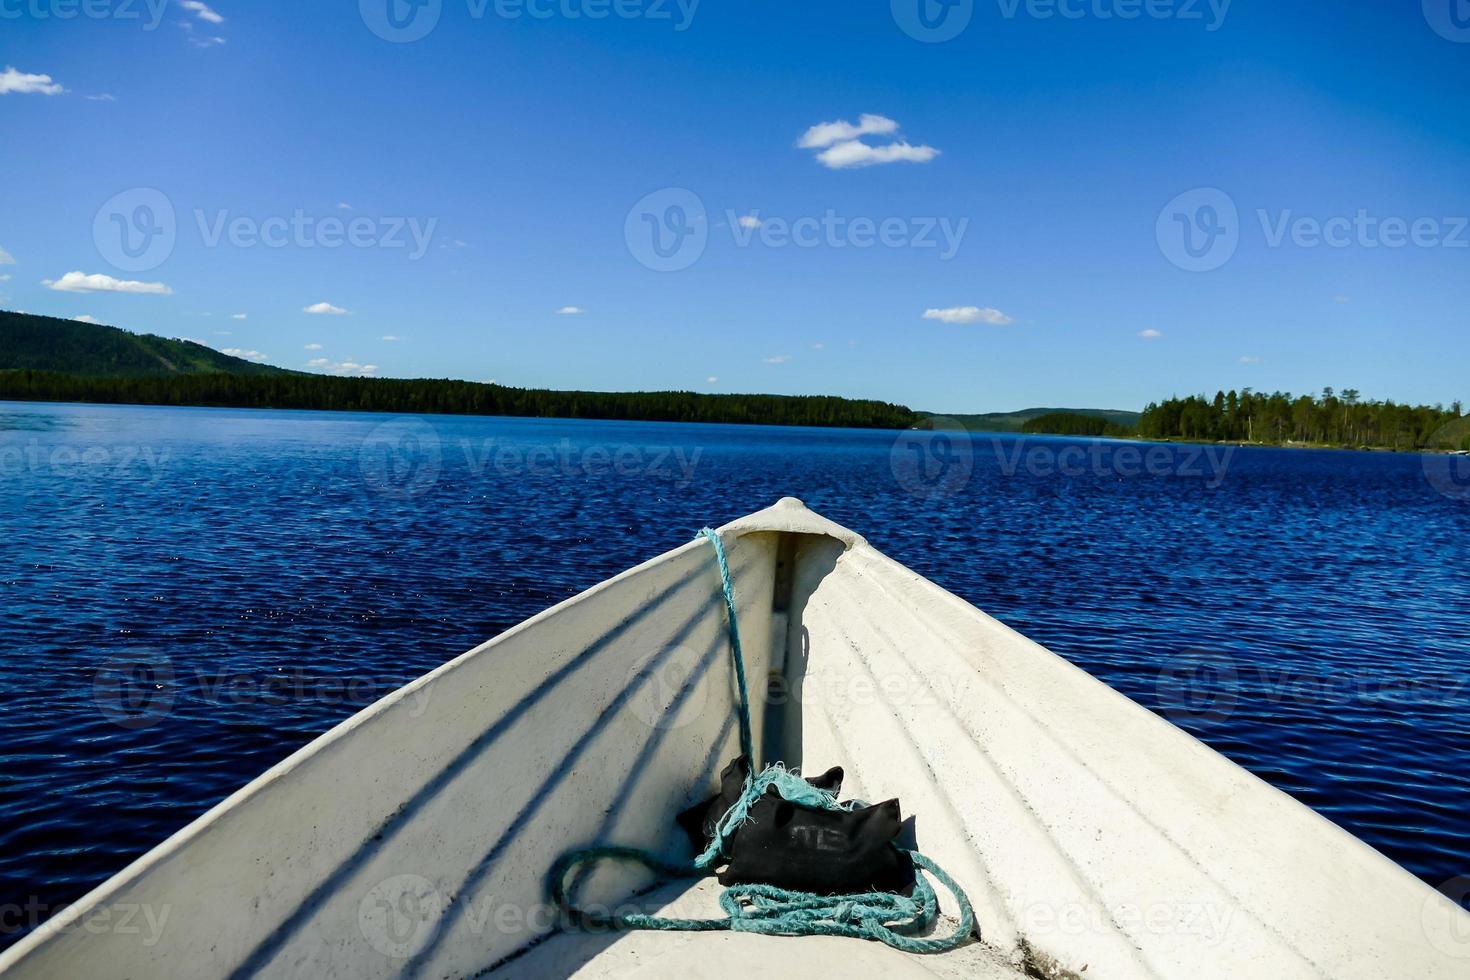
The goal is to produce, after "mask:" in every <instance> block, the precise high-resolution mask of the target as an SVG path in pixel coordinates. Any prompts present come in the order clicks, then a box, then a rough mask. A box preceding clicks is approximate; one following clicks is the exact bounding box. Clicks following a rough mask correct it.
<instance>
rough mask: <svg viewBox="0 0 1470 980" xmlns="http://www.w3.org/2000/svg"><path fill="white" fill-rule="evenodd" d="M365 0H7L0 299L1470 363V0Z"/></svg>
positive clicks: (1005, 369) (713, 340) (389, 366)
mask: <svg viewBox="0 0 1470 980" xmlns="http://www.w3.org/2000/svg"><path fill="white" fill-rule="evenodd" d="M391 2H392V3H393V4H395V5H397V6H396V11H397V14H398V16H399V19H398V20H397V21H396V22H395V23H398V24H402V25H406V28H405V30H406V31H407V32H409V33H412V32H424V31H426V33H425V34H424V36H423V37H421V38H419V39H417V40H404V36H405V35H404V34H397V35H395V33H394V29H393V28H392V27H391V26H389V25H390V21H388V20H387V19H386V18H387V13H388V5H389V3H390V0H362V2H361V3H359V2H358V0H331V2H325V0H323V2H311V3H287V2H284V0H251V2H249V3H245V2H242V0H210V3H209V4H208V5H207V6H206V5H204V4H200V3H197V2H194V3H187V4H186V3H182V2H180V0H173V2H170V3H166V4H165V3H164V2H163V0H0V68H4V69H7V70H6V71H5V73H4V74H3V75H0V92H3V94H0V132H3V134H4V136H3V141H0V167H3V172H4V174H5V179H4V180H3V181H0V249H3V250H4V251H3V253H0V262H4V260H5V259H7V258H8V259H11V260H13V261H11V262H8V263H5V264H0V276H8V277H9V278H8V279H6V280H3V281H0V296H3V297H4V299H3V301H0V306H4V307H5V308H10V309H24V310H27V311H30V312H33V313H45V314H48V315H53V316H62V317H75V316H90V317H93V318H95V319H97V320H100V321H102V322H106V323H111V324H115V325H118V326H124V327H128V328H130V329H135V330H140V331H148V332H156V333H161V334H165V335H169V336H183V337H191V338H195V339H199V340H202V341H204V342H207V343H209V344H211V345H212V346H215V347H218V348H221V349H230V350H232V351H233V350H238V351H242V352H246V353H247V354H248V353H250V352H255V353H256V354H258V355H263V356H265V357H266V358H268V359H269V361H270V362H272V363H275V364H280V365H283V366H286V367H292V368H298V369H311V370H321V371H336V372H340V373H361V372H364V371H367V370H368V368H369V366H371V368H372V373H376V374H378V375H381V376H433V377H440V376H449V377H466V378H471V379H474V380H488V379H492V378H493V379H496V380H498V381H500V382H502V383H506V384H515V385H525V386H538V387H539V386H548V387H564V388H567V387H581V388H596V389H635V388H639V389H650V388H683V389H693V390H699V391H770V392H792V393H833V394H844V395H851V396H860V397H877V398H883V399H888V400H892V401H897V402H902V403H905V404H908V405H911V406H914V407H918V408H923V409H930V410H937V411H950V412H967V411H989V410H1003V409H1014V408H1019V407H1024V406H1029V405H1039V404H1046V405H1058V404H1066V405H1077V406H1084V405H1086V406H1106V407H1123V408H1129V407H1131V408H1137V407H1141V406H1142V405H1143V404H1144V403H1146V402H1147V401H1149V400H1151V399H1155V398H1161V397H1165V396H1168V395H1170V394H1174V393H1180V394H1183V393H1189V392H1193V391H1201V390H1204V391H1210V392H1213V391H1214V390H1215V389H1217V388H1228V387H1243V386H1251V387H1255V388H1257V389H1277V388H1281V389H1288V390H1293V391H1302V390H1316V389H1319V388H1321V387H1322V386H1324V385H1333V386H1336V387H1339V388H1342V387H1355V388H1358V389H1360V390H1362V391H1363V393H1364V395H1365V396H1370V397H1392V398H1395V399H1400V400H1415V401H1430V402H1433V401H1443V402H1449V401H1452V400H1454V399H1457V398H1462V397H1464V396H1465V395H1466V390H1465V384H1464V378H1465V371H1464V363H1465V359H1464V355H1463V351H1464V350H1465V343H1466V334H1467V327H1470V314H1467V310H1470V276H1467V274H1466V273H1467V269H1470V264H1467V263H1470V229H1467V228H1466V227H1465V226H1466V225H1467V224H1470V220H1467V217H1466V216H1470V181H1467V180H1466V179H1465V178H1466V174H1467V173H1470V167H1467V164H1470V113H1467V112H1466V102H1465V92H1466V91H1470V4H1467V3H1465V0H1442V2H1441V0H1424V3H1423V9H1421V4H1420V2H1419V0H1413V2H1405V3H1396V4H1380V3H1372V4H1342V3H1339V2H1332V3H1329V2H1319V0H1296V2H1290V3H1283V2H1280V0H1234V2H1233V3H1229V4H1228V5H1227V4H1225V3H1224V0H1215V3H1214V4H1213V6H1212V5H1211V3H1210V2H1209V0H1197V2H1196V0H1150V2H1149V3H1145V2H1144V0H1057V2H1056V3H1047V2H1046V0H1032V2H1030V3H1026V2H1021V0H969V2H966V0H960V2H959V3H958V4H957V5H955V6H953V7H952V8H943V7H940V6H939V3H938V0H923V2H924V3H926V4H928V6H927V8H926V9H927V12H928V14H929V20H928V23H929V24H931V25H938V26H936V27H934V28H933V30H934V31H937V32H957V33H956V36H954V37H953V38H952V39H950V40H947V41H942V42H937V41H935V40H934V38H935V37H936V36H937V35H936V34H934V33H926V32H927V31H929V30H930V29H929V28H924V27H922V26H919V25H920V24H921V22H920V21H919V20H918V19H917V6H916V5H917V4H918V3H919V2H920V0H894V2H893V3H892V4H887V3H873V4H861V5H860V4H847V3H835V2H834V3H808V4H790V3H774V2H764V0H757V2H746V3H729V2H724V3H715V2H712V0H706V2H703V3H698V4H695V3H694V0H683V5H682V6H681V5H680V4H679V3H678V2H676V0H618V5H614V4H613V2H612V0H528V2H526V3H520V2H517V0H500V2H499V4H497V3H495V2H494V0H491V2H489V5H488V6H486V4H485V2H483V0H419V2H420V3H423V4H425V6H422V7H415V6H413V5H412V4H410V3H408V2H407V0H391ZM84 3H85V4H90V6H89V7H84ZM1452 4H1460V6H1459V7H1458V8H1456V7H1452V6H1451V5H1452ZM436 5H437V9H435V7H436ZM599 10H602V11H607V12H608V14H609V15H608V16H605V17H602V18H594V17H591V16H588V14H589V13H594V12H597V11H599ZM73 11H78V13H77V14H76V15H75V16H71V17H64V16H62V15H63V14H66V13H68V12H73ZM620 12H621V15H620ZM1063 12H1065V13H1066V14H1067V16H1063ZM1048 13H1050V16H1047V14H1048ZM1130 13H1132V14H1136V16H1133V17H1129V16H1127V15H1128V14H1130ZM435 15H437V20H435V19H434V17H435ZM574 15H576V16H574ZM946 16H947V17H948V18H949V19H945V18H946ZM415 17H417V18H419V19H417V20H415V19H414V18H415ZM966 17H968V20H966V19H965V18H966ZM370 23H372V24H373V25H374V26H376V27H377V28H378V33H375V32H374V30H373V29H372V28H370V26H369V24H370ZM1461 25H1465V26H1463V27H1462V26H1461ZM905 26H907V27H908V28H909V30H908V31H907V32H906V30H905ZM430 28H432V29H430ZM960 28H963V29H960ZM380 33H381V34H387V35H389V36H390V37H394V38H395V39H394V40H387V39H385V38H384V37H381V36H379V34H380ZM913 35H918V37H915V36H913ZM864 116H868V117H871V118H869V119H867V120H866V121H865V120H864V118H863V117H864ZM837 122H846V123H847V124H849V125H848V126H846V127H843V126H834V127H828V128H826V129H818V130H815V131H813V127H816V126H819V124H824V123H837ZM809 133H810V135H808V134H809ZM803 142H805V143H807V144H809V145H805V146H804V145H802V144H803ZM671 189H677V190H671ZM650 195H651V196H650ZM160 201H161V202H162V203H160ZM640 202H643V203H641V204H640ZM144 205H146V206H148V207H150V208H152V210H151V211H140V207H142V206H144ZM676 205H678V206H679V207H681V208H682V210H673V209H674V207H675V206H676ZM169 210H171V211H172V214H173V217H172V220H171V221H170V220H169V219H168V215H167V213H166V211H169ZM1232 210H1233V214H1232ZM701 212H702V214H703V218H702V220H701ZM741 218H745V219H747V220H746V221H745V222H744V223H742V222H741V221H740V219H741ZM732 219H733V220H732ZM752 219H753V220H752ZM353 221H357V222H358V223H357V225H356V226H355V227H356V232H355V233H354V234H355V237H356V242H355V243H350V242H338V239H342V238H345V237H346V234H347V231H348V228H349V225H348V223H349V222H353ZM755 221H759V222H760V226H759V227H745V225H753V224H754V223H755ZM119 222H120V224H119ZM293 222H294V224H295V226H296V227H292V225H293ZM885 222H886V224H885ZM165 226H166V227H167V229H168V230H170V231H171V234H168V235H163V236H160V235H157V234H152V235H150V236H146V237H145V235H144V233H145V232H157V231H159V230H161V229H164V228H165ZM881 229H886V233H885V234H884V235H883V236H882V237H881V240H880V234H879V232H880V230H881ZM124 230H126V231H127V233H128V235H129V236H130V237H129V239H128V241H129V243H130V244H131V245H132V246H135V249H134V251H135V253H137V252H141V253H142V254H141V255H138V254H135V255H134V256H131V257H130V256H129V255H128V254H127V253H126V252H124V251H122V250H121V246H122V239H121V235H122V233H123V231H124ZM946 230H947V233H948V236H949V237H948V238H946ZM655 231H657V232H658V234H659V236H660V244H661V247H663V248H665V250H666V251H670V250H671V255H669V256H668V257H660V256H659V254H658V253H657V252H656V251H654V250H653V249H652V247H651V246H652V241H653V239H652V235H653V234H654V232H655ZM680 231H683V232H692V234H682V235H681V234H678V232H680ZM415 232H417V236H418V237H417V238H415ZM807 232H811V233H812V234H810V235H809V236H807V237H805V238H803V239H802V241H803V244H797V243H795V242H793V240H792V237H793V235H797V236H798V237H799V236H800V235H805V234H806V233H807ZM1186 235H1187V236H1188V242H1186V241H1185V236H1186ZM1324 235H1325V236H1327V237H1328V238H1329V239H1330V240H1331V242H1332V244H1328V243H1327V242H1325V241H1324V240H1323V237H1324ZM109 236H111V238H109ZM262 236H265V237H267V238H269V239H270V240H271V241H272V242H273V244H265V243H263V242H262V241H261V240H260V239H261V237H262ZM640 236H642V237H641V238H640ZM170 242H171V244H169V243H170ZM333 243H337V247H327V246H328V245H330V244H333ZM701 244H702V248H701ZM1186 245H1187V246H1188V247H1186ZM145 246H148V247H147V248H145ZM420 253H421V254H420ZM640 260H642V261H640ZM661 264H662V265H665V266H673V267H675V268H673V269H672V271H658V269H656V268H650V267H649V266H650V265H653V266H659V265H661ZM72 273H77V274H79V275H75V276H74V275H71V274H72ZM58 287H60V288H58ZM323 304H325V305H323ZM309 308H315V309H320V310H328V309H329V308H335V309H337V310H342V311H346V312H343V313H333V312H330V311H329V312H317V313H312V312H307V310H308V309H309ZM568 308H570V309H575V310H580V311H582V312H558V311H562V310H564V309H568ZM205 314H208V315H207V316H206V315H205ZM239 314H243V315H244V318H243V319H237V318H236V316H237V315H239ZM926 314H927V316H926ZM385 337H392V338H396V339H392V340H387V339H383V338H385ZM308 345H319V346H315V347H312V348H311V349H308ZM313 362H315V363H313ZM710 379H716V380H710Z"/></svg>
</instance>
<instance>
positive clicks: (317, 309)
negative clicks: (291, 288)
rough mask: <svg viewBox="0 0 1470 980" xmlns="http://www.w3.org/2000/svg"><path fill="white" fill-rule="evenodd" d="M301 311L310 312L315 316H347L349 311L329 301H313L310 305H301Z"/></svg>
mask: <svg viewBox="0 0 1470 980" xmlns="http://www.w3.org/2000/svg"><path fill="white" fill-rule="evenodd" d="M301 312H303V313H311V314H314V315H316V316H347V315H348V314H349V313H350V312H351V311H350V310H344V309H342V307H340V306H333V305H332V304H331V303H325V302H323V303H313V304H311V305H310V306H306V307H302V310H301Z"/></svg>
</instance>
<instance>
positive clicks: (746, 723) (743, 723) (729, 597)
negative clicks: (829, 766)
mask: <svg viewBox="0 0 1470 980" xmlns="http://www.w3.org/2000/svg"><path fill="white" fill-rule="evenodd" d="M698 537H701V538H705V539H706V540H708V541H709V542H710V544H712V545H714V546H715V558H716V559H717V560H718V561H719V563H720V585H721V587H722V588H723V589H724V592H725V615H726V617H727V620H728V624H729V625H728V629H729V632H730V658H731V659H732V660H734V661H735V685H736V687H738V688H739V689H740V751H741V753H742V754H743V755H744V756H745V758H746V759H748V760H750V765H751V768H752V769H754V767H755V765H756V762H757V759H756V757H755V751H754V749H752V748H751V745H752V739H751V735H750V690H749V689H748V688H747V687H746V686H745V653H744V651H742V650H741V649H740V620H738V619H736V618H735V582H734V580H733V579H731V577H730V562H729V561H728V560H727V559H726V558H725V542H723V541H721V540H720V535H719V532H718V531H715V530H713V529H711V528H704V529H703V530H702V531H700V532H699V534H698Z"/></svg>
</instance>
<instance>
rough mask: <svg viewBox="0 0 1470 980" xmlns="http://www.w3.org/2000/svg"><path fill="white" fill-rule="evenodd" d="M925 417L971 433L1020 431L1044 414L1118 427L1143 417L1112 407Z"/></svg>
mask: <svg viewBox="0 0 1470 980" xmlns="http://www.w3.org/2000/svg"><path fill="white" fill-rule="evenodd" d="M920 414H922V415H927V416H930V417H939V418H949V419H954V420H955V421H956V422H959V423H960V424H961V425H963V426H964V427H965V428H967V429H969V430H970V431H971V432H1020V431H1022V430H1023V429H1024V428H1025V426H1026V423H1027V422H1032V421H1035V420H1036V419H1039V418H1041V417H1042V416H1044V415H1086V416H1090V417H1094V418H1100V419H1103V420H1104V421H1105V422H1109V423H1111V424H1113V425H1116V426H1123V427H1125V428H1130V429H1131V428H1133V427H1134V426H1136V425H1138V420H1139V418H1140V417H1141V414H1140V413H1139V412H1125V411H1123V410H1121V409H1111V408H1024V409H1022V410H1021V411H1019V412H992V413H990V414H988V415H944V414H942V413H938V412H921V413H920Z"/></svg>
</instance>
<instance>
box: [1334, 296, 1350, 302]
mask: <svg viewBox="0 0 1470 980" xmlns="http://www.w3.org/2000/svg"><path fill="white" fill-rule="evenodd" d="M1352 301H1353V298H1352V297H1351V296H1334V297H1332V302H1334V303H1351V302H1352Z"/></svg>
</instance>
